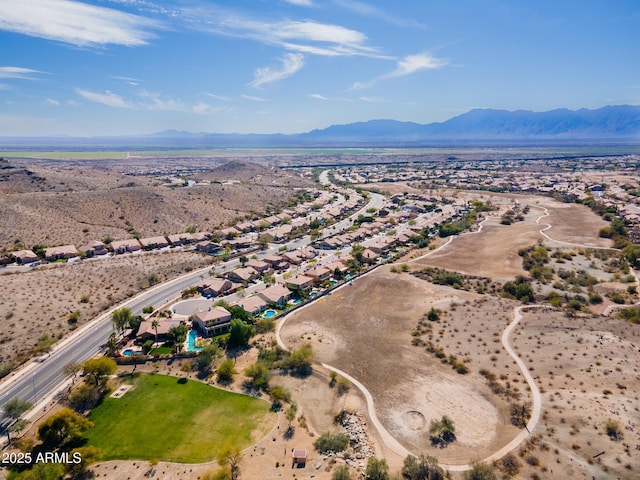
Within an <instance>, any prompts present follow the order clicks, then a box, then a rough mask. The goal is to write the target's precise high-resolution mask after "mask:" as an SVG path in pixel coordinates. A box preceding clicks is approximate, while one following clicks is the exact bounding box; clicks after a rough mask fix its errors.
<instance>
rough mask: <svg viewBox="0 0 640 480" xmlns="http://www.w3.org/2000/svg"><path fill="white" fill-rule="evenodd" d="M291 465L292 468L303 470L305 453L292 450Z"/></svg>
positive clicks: (305, 461)
mask: <svg viewBox="0 0 640 480" xmlns="http://www.w3.org/2000/svg"><path fill="white" fill-rule="evenodd" d="M292 456H293V464H292V465H291V466H292V467H294V468H295V467H297V468H304V466H305V465H306V463H307V451H306V450H301V449H297V448H294V449H293V455H292Z"/></svg>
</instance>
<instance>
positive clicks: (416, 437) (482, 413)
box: [282, 267, 517, 464]
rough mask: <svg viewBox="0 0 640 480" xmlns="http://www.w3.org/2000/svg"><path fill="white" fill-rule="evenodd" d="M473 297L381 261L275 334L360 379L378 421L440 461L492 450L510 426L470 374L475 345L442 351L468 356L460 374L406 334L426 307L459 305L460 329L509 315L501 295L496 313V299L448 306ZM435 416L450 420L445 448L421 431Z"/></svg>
mask: <svg viewBox="0 0 640 480" xmlns="http://www.w3.org/2000/svg"><path fill="white" fill-rule="evenodd" d="M476 297H478V296H477V295H475V294H471V293H468V292H460V291H456V290H453V289H450V288H447V287H440V286H435V285H432V284H429V283H427V282H425V281H422V280H420V279H417V278H415V277H413V276H411V275H408V274H395V273H391V272H390V271H389V270H388V269H387V268H385V267H383V268H380V269H378V270H376V271H375V272H374V273H371V274H369V275H367V276H365V277H363V278H362V279H359V280H358V281H356V282H354V284H353V285H352V286H345V287H344V288H342V289H340V290H338V291H337V292H335V293H333V294H332V295H331V296H329V297H326V298H324V299H322V300H320V301H318V302H316V303H314V304H313V305H311V306H310V307H308V308H305V309H302V310H300V311H299V312H295V313H294V314H292V315H291V316H290V317H289V319H288V320H287V322H286V324H285V325H284V327H283V329H282V338H283V340H284V342H285V343H286V344H287V345H288V346H291V347H292V348H295V347H296V346H299V345H301V344H303V343H305V342H310V343H311V345H312V347H313V349H314V352H315V353H316V357H317V359H318V360H319V361H321V362H325V363H327V364H330V365H332V366H334V367H336V368H338V369H340V370H343V371H345V372H347V373H349V374H350V375H352V376H353V377H355V378H356V379H358V380H359V381H360V382H362V383H363V384H364V385H365V386H366V387H367V388H368V389H369V391H370V392H371V394H372V395H373V398H374V401H375V403H376V408H377V411H378V416H379V417H380V420H381V421H382V423H383V424H384V426H385V427H386V428H387V430H388V431H389V432H390V433H391V434H392V435H393V436H395V437H396V438H397V439H398V440H400V442H401V443H402V444H403V445H404V446H406V447H407V448H408V449H409V450H412V451H414V452H425V453H428V454H431V455H436V456H437V457H438V458H439V460H440V461H441V462H444V463H452V464H455V463H466V462H467V461H469V460H473V459H476V458H481V457H482V458H483V457H484V456H485V455H489V454H490V453H492V452H493V451H494V450H498V449H499V448H500V447H502V445H503V444H504V443H507V442H508V441H509V440H510V439H511V438H512V437H513V436H515V433H516V432H517V430H516V429H515V428H514V427H511V426H510V425H509V421H508V418H507V414H506V410H507V409H506V404H504V402H502V401H500V400H499V399H493V398H492V396H491V391H490V390H489V389H488V387H487V386H486V385H485V384H484V381H483V379H482V377H480V376H479V375H477V368H476V366H475V358H477V357H478V355H477V354H476V350H475V348H474V349H471V346H468V345H466V344H465V345H463V344H460V345H458V344H455V343H453V344H452V345H450V346H449V349H448V350H447V348H446V347H445V350H447V353H451V354H455V355H458V357H460V359H461V360H462V359H465V360H466V359H468V360H469V361H470V368H471V369H472V370H473V371H476V373H475V374H474V373H472V374H471V375H467V376H464V377H463V376H461V375H459V374H457V373H455V372H453V371H452V369H451V367H450V366H444V365H442V364H441V362H440V361H438V360H437V359H436V358H435V357H434V356H432V355H430V354H428V353H427V352H425V350H424V349H423V348H420V347H417V346H413V345H412V344H411V343H412V342H411V341H412V338H413V337H412V335H411V333H412V331H413V330H414V329H415V328H416V325H417V323H418V322H419V321H420V320H421V318H422V316H423V314H424V313H426V312H427V311H428V310H429V309H430V308H431V307H432V306H436V307H437V308H440V309H443V310H448V309H451V308H452V309H457V311H460V313H461V315H463V316H462V317H461V320H460V322H461V324H462V323H463V322H469V325H467V326H466V327H464V328H465V329H466V330H467V331H468V334H471V331H472V330H475V328H482V330H483V331H490V329H491V328H493V329H495V330H496V331H499V330H501V329H502V328H503V327H504V326H505V325H506V324H507V323H508V322H509V321H510V313H511V308H510V306H509V304H508V302H507V303H505V305H501V306H498V308H499V311H500V313H499V314H496V311H495V309H494V308H495V307H496V306H497V305H487V308H485V309H484V311H482V312H480V311H476V312H470V311H469V313H468V314H467V315H464V313H462V312H463V311H464V310H463V308H462V307H461V306H458V307H456V304H457V305H462V304H464V303H465V302H468V301H473V300H474V299H475V298H476ZM364 298H366V301H363V299H364ZM447 318H448V317H447ZM484 322H487V325H484ZM481 323H482V326H481ZM489 323H492V324H493V327H489V326H488V324H489ZM461 326H462V325H461ZM447 338H448V337H447ZM481 348H482V347H481ZM482 353H484V350H483V351H482ZM498 355H499V356H500V358H501V363H503V364H505V365H511V362H510V359H509V357H508V356H507V354H506V352H500V353H499V354H498ZM508 368H512V367H508ZM515 370H516V368H515V366H514V367H513V373H512V374H513V375H516V372H515ZM442 415H449V416H451V418H453V419H454V421H455V422H456V425H457V427H456V430H457V435H458V441H457V442H455V443H454V444H452V445H450V446H449V447H447V448H446V449H440V448H437V447H434V446H431V444H430V441H429V435H428V428H429V423H430V421H431V420H432V419H436V418H440V417H441V416H442Z"/></svg>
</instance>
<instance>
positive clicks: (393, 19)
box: [334, 0, 424, 28]
mask: <svg viewBox="0 0 640 480" xmlns="http://www.w3.org/2000/svg"><path fill="white" fill-rule="evenodd" d="M334 1H335V3H337V4H338V5H339V6H341V7H342V8H345V9H347V10H350V11H352V12H355V13H357V14H359V15H364V16H367V17H371V18H375V19H378V20H383V21H385V22H387V23H391V24H393V25H396V26H399V27H418V28H424V26H423V25H421V24H420V23H418V22H417V21H415V20H413V19H403V18H400V17H397V16H396V15H394V14H392V13H389V12H387V11H385V10H383V9H381V8H379V7H375V6H373V5H369V4H368V3H365V2H360V1H358V0H334Z"/></svg>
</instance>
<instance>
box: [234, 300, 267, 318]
mask: <svg viewBox="0 0 640 480" xmlns="http://www.w3.org/2000/svg"><path fill="white" fill-rule="evenodd" d="M235 304H236V305H238V306H240V307H242V309H243V310H244V311H245V312H247V313H250V314H251V315H258V314H259V313H260V312H262V311H263V310H264V309H265V308H267V302H266V301H265V300H264V299H263V298H262V297H259V296H257V295H252V296H250V297H247V298H243V299H240V300H238V301H237V302H235Z"/></svg>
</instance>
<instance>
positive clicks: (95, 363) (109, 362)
mask: <svg viewBox="0 0 640 480" xmlns="http://www.w3.org/2000/svg"><path fill="white" fill-rule="evenodd" d="M117 368H118V366H117V365H116V362H115V361H114V360H113V359H111V358H109V357H98V358H90V359H89V360H87V361H86V362H84V363H83V364H82V372H83V373H84V375H85V377H86V378H87V381H88V382H89V383H92V384H93V385H95V386H102V387H104V386H105V385H106V383H107V378H108V377H109V375H113V374H114V373H115V372H116V370H117Z"/></svg>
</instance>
